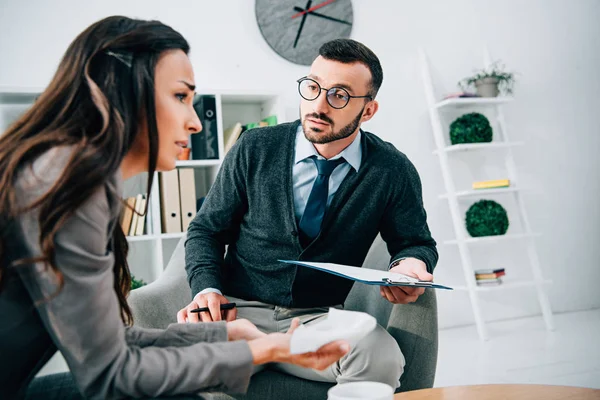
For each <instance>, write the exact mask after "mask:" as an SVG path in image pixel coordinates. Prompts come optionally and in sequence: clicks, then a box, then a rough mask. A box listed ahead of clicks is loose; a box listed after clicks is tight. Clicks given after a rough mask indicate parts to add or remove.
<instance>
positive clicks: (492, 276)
mask: <svg viewBox="0 0 600 400" xmlns="http://www.w3.org/2000/svg"><path fill="white" fill-rule="evenodd" d="M504 275H506V273H505V272H497V273H494V274H475V279H477V280H485V279H496V278H499V277H501V276H504Z"/></svg>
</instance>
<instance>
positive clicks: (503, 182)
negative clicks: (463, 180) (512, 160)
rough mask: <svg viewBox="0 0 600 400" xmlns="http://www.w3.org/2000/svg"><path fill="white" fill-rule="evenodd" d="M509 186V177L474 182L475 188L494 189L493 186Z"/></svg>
mask: <svg viewBox="0 0 600 400" xmlns="http://www.w3.org/2000/svg"><path fill="white" fill-rule="evenodd" d="M509 186H510V180H509V179H496V180H493V181H480V182H473V189H493V188H502V187H509Z"/></svg>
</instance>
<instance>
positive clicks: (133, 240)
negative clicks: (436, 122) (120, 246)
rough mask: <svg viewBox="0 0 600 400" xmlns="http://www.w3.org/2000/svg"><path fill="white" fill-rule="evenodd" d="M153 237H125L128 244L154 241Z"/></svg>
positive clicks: (154, 237)
mask: <svg viewBox="0 0 600 400" xmlns="http://www.w3.org/2000/svg"><path fill="white" fill-rule="evenodd" d="M156 238H157V237H156V236H155V235H141V236H127V241H128V242H146V241H149V240H156Z"/></svg>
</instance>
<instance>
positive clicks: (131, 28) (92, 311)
mask: <svg viewBox="0 0 600 400" xmlns="http://www.w3.org/2000/svg"><path fill="white" fill-rule="evenodd" d="M188 51H189V46H188V43H187V42H186V40H185V39H184V38H183V37H182V36H181V35H180V34H179V33H177V32H176V31H174V30H173V29H171V28H170V27H168V26H166V25H164V24H162V23H160V22H157V21H141V20H133V19H129V18H126V17H109V18H106V19H103V20H101V21H99V22H97V23H95V24H93V25H91V26H90V27H89V28H87V29H86V30H85V31H83V32H82V33H81V34H80V35H79V36H78V37H77V38H76V39H75V40H74V41H73V43H71V45H70V46H69V48H68V50H67V52H66V54H65V55H64V57H63V59H62V61H61V62H60V65H59V66H58V70H57V72H56V74H55V76H54V77H53V79H52V81H51V82H50V84H49V86H48V87H47V89H46V90H45V91H44V92H43V93H42V94H41V95H40V96H39V98H38V99H37V100H36V102H35V104H34V105H33V107H31V109H30V110H29V111H27V112H26V113H25V114H24V115H23V116H22V117H21V118H20V119H18V120H17V121H16V122H15V123H14V124H13V125H12V126H11V127H10V128H9V129H8V130H7V131H6V132H5V133H4V134H3V135H2V136H0V188H1V189H0V321H1V325H0V397H1V398H14V397H25V396H27V397H28V398H34V397H35V396H36V395H39V396H40V397H41V398H52V396H55V397H56V398H65V397H67V393H73V392H74V393H76V397H77V396H80V395H81V396H83V397H85V398H97V399H105V398H121V397H153V396H171V395H177V394H186V393H197V392H199V391H203V390H204V391H206V390H219V391H230V392H244V391H245V390H246V388H247V386H248V383H249V379H250V376H251V374H252V371H253V365H257V364H264V363H267V362H288V363H294V364H298V365H301V366H305V367H310V368H317V369H324V368H326V367H327V366H328V365H330V364H332V363H333V362H335V361H336V360H337V359H339V358H340V357H341V356H342V355H343V354H344V353H345V352H346V351H347V344H346V343H344V342H334V343H330V344H328V345H326V346H324V347H322V348H321V349H319V351H317V352H315V353H309V354H304V355H295V356H292V355H290V349H289V346H290V337H291V335H290V332H288V333H287V334H271V335H265V334H264V333H262V332H260V331H259V330H258V329H257V328H256V327H255V326H254V325H252V324H251V323H249V322H248V321H244V320H238V321H233V322H229V323H225V322H216V323H205V324H202V323H199V324H192V323H188V324H179V325H178V324H173V325H171V326H169V328H168V329H166V330H158V329H142V328H137V327H134V326H132V315H131V310H130V309H129V307H128V305H127V300H126V299H127V295H128V292H129V288H130V283H131V276H130V273H129V269H128V266H127V251H128V246H127V241H126V238H125V235H124V233H123V231H122V229H121V226H120V224H119V223H118V219H119V215H120V213H121V210H122V207H123V203H122V200H121V196H122V193H121V189H122V184H123V181H124V180H126V179H128V178H130V177H133V176H135V175H137V174H139V173H141V172H148V182H147V187H148V192H149V191H150V188H151V187H152V184H153V181H152V179H153V176H154V172H155V171H167V170H171V169H173V168H175V160H176V158H177V156H178V154H179V153H180V152H181V151H182V147H185V146H186V144H187V142H188V138H189V135H191V134H193V133H196V132H198V131H200V130H201V129H202V127H201V125H200V121H199V120H198V117H197V115H196V113H195V111H194V109H193V105H192V100H193V97H194V87H195V86H194V85H195V83H194V74H193V70H192V66H191V63H190V61H189V58H188V56H187V54H188ZM297 324H298V323H297V322H296V323H295V324H294V327H295V326H297ZM207 342H210V343H207ZM57 350H59V351H60V352H61V353H62V354H63V356H64V358H65V360H66V361H67V364H68V365H69V368H70V374H69V375H65V374H60V375H56V376H50V377H48V378H46V379H40V378H37V379H33V378H34V377H35V375H36V373H37V372H38V371H39V370H40V369H41V367H42V366H43V365H44V364H45V363H46V362H47V361H48V360H49V359H50V357H51V356H52V355H53V354H54V353H55V352H56V351H57ZM65 382H66V383H65ZM69 382H74V383H73V384H71V387H69ZM69 391H70V392H69Z"/></svg>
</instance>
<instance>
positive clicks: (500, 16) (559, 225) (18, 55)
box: [0, 0, 600, 327]
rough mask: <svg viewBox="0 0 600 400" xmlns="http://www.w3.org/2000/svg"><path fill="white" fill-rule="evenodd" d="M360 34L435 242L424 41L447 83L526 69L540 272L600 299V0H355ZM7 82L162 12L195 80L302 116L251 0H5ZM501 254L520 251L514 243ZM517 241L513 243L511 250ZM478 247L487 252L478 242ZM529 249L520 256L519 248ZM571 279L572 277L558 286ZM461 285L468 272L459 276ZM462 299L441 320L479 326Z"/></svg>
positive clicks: (0, 29) (525, 173) (437, 208)
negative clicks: (187, 53) (85, 38)
mask: <svg viewBox="0 0 600 400" xmlns="http://www.w3.org/2000/svg"><path fill="white" fill-rule="evenodd" d="M353 5H354V15H355V23H354V28H353V34H352V37H353V38H354V39H356V40H359V41H362V42H364V43H365V44H367V45H368V46H370V47H371V48H372V49H373V50H374V51H375V52H376V53H377V54H378V55H379V57H380V59H381V61H382V64H383V67H384V75H385V78H384V83H383V87H382V89H381V91H380V96H379V101H380V105H381V109H380V111H379V114H378V115H377V116H376V118H375V119H374V120H373V121H372V122H370V123H369V124H368V126H365V128H367V129H368V130H370V131H372V132H374V133H376V134H378V135H379V136H381V137H382V138H384V139H385V140H388V141H390V142H392V143H394V144H395V145H396V146H397V147H398V148H399V149H401V150H402V151H403V152H405V153H406V154H407V155H408V156H409V157H410V158H411V159H412V160H413V162H414V163H415V164H416V166H417V168H418V170H419V171H420V173H421V178H422V180H423V186H424V188H423V190H424V199H425V205H426V208H427V210H428V213H429V218H430V226H431V229H432V231H433V234H434V236H435V238H436V239H437V240H438V241H439V242H441V241H442V240H444V239H449V238H451V237H452V229H451V225H450V224H451V220H450V217H449V210H448V206H447V204H446V203H445V201H444V200H438V198H437V195H438V194H439V193H441V192H442V191H443V182H442V177H441V172H440V167H439V163H438V160H437V158H436V157H434V156H433V155H432V153H431V152H432V150H433V148H434V143H433V139H432V134H431V129H430V123H429V120H428V116H427V112H426V104H425V97H424V94H423V85H422V81H421V74H420V69H419V64H418V57H417V48H418V46H423V47H424V49H425V50H426V52H427V53H428V55H429V57H430V59H431V61H432V63H433V70H434V74H435V75H436V77H437V78H439V79H441V83H442V84H443V85H444V86H445V88H446V89H447V90H448V91H454V90H456V86H455V82H457V81H458V80H459V79H461V78H463V77H464V76H466V75H467V74H469V73H470V72H471V71H472V70H473V69H474V68H475V67H479V66H480V65H481V63H482V49H483V46H484V45H487V46H488V47H489V49H490V51H491V53H492V57H493V58H500V59H502V60H503V61H504V62H505V63H506V64H507V66H508V67H509V68H510V69H514V70H516V71H519V72H520V76H519V83H518V86H517V90H516V97H517V98H516V101H515V102H514V103H513V104H511V105H510V106H508V107H507V109H506V118H507V120H508V123H509V125H510V127H511V129H512V134H513V138H514V139H515V140H523V141H525V142H526V143H527V145H526V146H524V147H523V148H521V149H518V150H517V151H516V153H515V156H516V162H517V166H518V167H519V168H520V175H521V183H522V184H523V185H527V186H529V187H531V188H532V189H534V190H533V191H532V192H531V193H530V194H528V195H526V197H525V199H526V206H527V209H528V211H529V212H530V219H531V223H532V226H533V229H534V230H535V231H538V232H542V233H543V236H542V237H541V238H539V239H537V241H536V243H537V245H538V250H539V255H540V259H541V262H542V267H543V269H544V271H545V275H546V276H547V277H549V278H552V279H553V280H554V282H555V284H554V285H553V286H552V287H551V288H550V298H551V303H552V306H553V309H554V310H555V311H567V310H578V309H588V308H592V307H599V306H600V295H598V293H597V289H596V284H597V282H598V281H600V263H599V262H598V259H600V246H599V245H598V239H599V238H600V207H599V206H598V200H597V197H598V194H600V190H599V189H600V179H599V178H600V173H599V171H600V161H598V158H596V157H595V153H596V152H598V150H600V135H599V132H598V128H597V124H598V122H599V121H598V110H600V100H599V98H598V94H599V93H600V77H599V75H598V71H600V49H599V48H598V45H597V40H598V38H599V37H600V25H599V24H597V17H598V16H599V15H600V2H598V1H596V0H578V1H569V2H567V1H561V0H529V1H523V0H506V1H502V2H498V1H491V0H477V1H476V0H470V1H469V0H460V1H451V2H448V1H431V0H428V1H423V0H421V1H397V0H354V1H353ZM0 10H1V13H0V59H1V60H2V62H1V63H0V86H2V85H8V86H44V85H45V84H47V83H48V81H49V79H50V78H51V76H52V74H53V72H54V70H55V68H56V65H57V63H58V61H59V59H60V57H61V55H62V53H63V52H64V50H65V49H66V47H67V45H68V44H69V42H70V41H71V40H72V39H73V38H74V37H75V36H76V35H77V34H78V33H79V32H80V31H81V30H83V29H84V28H85V27H86V26H88V25H89V24H90V23H92V22H94V21H96V20H98V19H100V18H102V17H105V16H108V15H111V14H122V15H127V16H132V17H141V18H156V19H160V20H162V21H163V22H165V23H168V24H170V25H172V26H173V27H174V28H175V29H177V30H179V31H180V32H181V33H182V34H183V35H184V36H185V37H186V38H187V39H188V40H189V42H190V44H191V46H192V55H191V57H192V61H193V64H194V67H195V71H196V75H197V78H196V79H197V83H198V84H199V86H200V87H204V88H217V89H267V90H281V91H282V92H284V93H287V94H288V100H287V104H286V109H287V113H288V115H289V117H290V118H295V117H296V115H297V104H298V99H297V97H296V86H295V79H297V78H299V77H301V76H303V75H304V74H305V73H306V71H307V68H305V67H302V66H296V65H293V64H291V63H289V62H287V61H285V60H283V59H281V58H280V57H279V56H277V55H276V54H275V53H274V52H273V51H272V50H271V49H270V48H269V46H268V45H267V44H266V43H265V42H264V40H263V39H262V37H261V35H260V32H259V30H258V27H257V25H256V22H255V17H254V2H253V1H250V0H227V1H214V0H212V1H209V0H195V1H186V2H184V1H169V2H167V1H148V0H147V1H128V2H123V1H115V0H104V1H96V2H82V1H58V0H55V1H53V2H51V3H48V2H46V1H41V0H40V1H24V0H19V1H17V0H3V1H2V5H1V6H0ZM506 250H507V252H512V251H513V249H512V248H510V247H508V248H507V249H506ZM514 250H515V251H516V250H518V249H514ZM477 251H481V250H477ZM440 254H441V261H440V264H439V266H438V273H437V275H438V277H439V279H445V280H453V281H454V278H453V277H452V274H461V270H460V268H459V266H458V264H457V263H458V256H457V250H456V249H453V248H448V247H447V246H441V245H440ZM522 254H523V256H524V255H525V253H524V252H523V253H522ZM569 279H574V280H576V283H574V284H571V283H561V282H565V281H567V280H569ZM459 281H460V279H459ZM500 293H501V294H493V295H486V296H483V300H484V302H483V304H482V305H483V310H484V314H485V315H488V317H486V318H487V319H496V318H506V317H515V316H524V315H531V314H536V313H538V312H539V310H538V307H537V304H536V302H535V297H534V296H533V295H530V294H529V293H526V291H524V290H518V289H517V290H515V291H510V292H500ZM472 321H473V318H472V315H471V311H470V307H469V303H468V299H467V295H466V294H464V293H461V292H453V293H444V294H440V324H441V326H443V327H444V326H452V325H460V324H467V323H472Z"/></svg>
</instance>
